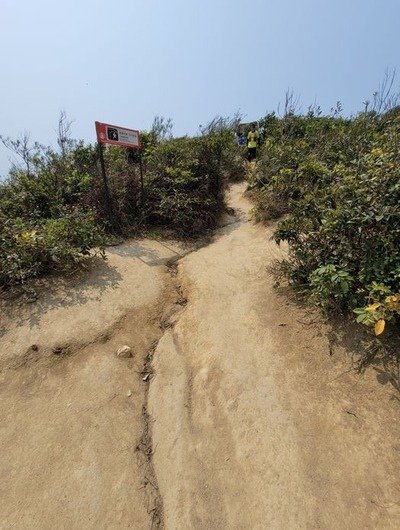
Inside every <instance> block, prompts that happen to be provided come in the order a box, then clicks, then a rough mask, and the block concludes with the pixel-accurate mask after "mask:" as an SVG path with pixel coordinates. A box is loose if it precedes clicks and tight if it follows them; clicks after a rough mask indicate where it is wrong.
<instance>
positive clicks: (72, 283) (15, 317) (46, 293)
mask: <svg viewBox="0 0 400 530" xmlns="http://www.w3.org/2000/svg"><path fill="white" fill-rule="evenodd" d="M121 280H122V276H121V274H120V273H119V272H118V270H117V269H116V267H114V266H112V265H110V264H109V263H107V261H104V260H102V259H101V258H98V257H95V258H92V259H91V262H90V263H89V264H88V265H87V267H85V268H80V269H79V270H77V271H75V272H74V273H73V274H70V275H52V276H47V277H46V278H41V279H38V280H36V281H35V282H32V290H33V291H34V293H35V299H33V300H28V302H30V303H27V300H26V294H25V293H24V292H21V291H14V292H12V293H8V294H7V295H6V296H5V297H4V299H3V300H2V301H1V302H0V313H3V312H4V313H6V316H7V321H8V322H13V324H17V326H23V325H26V324H27V325H29V327H30V328H32V327H34V326H37V325H38V324H39V322H40V319H41V317H42V316H43V315H44V314H45V313H46V312H47V311H49V310H51V309H55V308H59V307H71V306H80V305H84V304H85V303H87V302H89V301H90V300H99V299H101V297H102V295H103V294H104V293H105V292H106V291H109V290H112V289H116V288H117V287H118V286H119V284H120V281H121ZM10 302H11V303H10ZM2 321H3V322H2V326H1V327H0V337H1V336H3V335H4V334H5V333H6V332H7V329H8V327H7V324H5V325H4V319H2Z"/></svg>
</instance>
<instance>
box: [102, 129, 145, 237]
mask: <svg viewBox="0 0 400 530" xmlns="http://www.w3.org/2000/svg"><path fill="white" fill-rule="evenodd" d="M95 125H96V135H97V142H98V150H99V159H100V166H101V172H102V176H103V184H104V186H103V188H104V205H105V209H106V213H107V217H108V220H109V223H110V226H111V228H114V224H115V223H114V216H113V211H112V204H111V196H110V190H109V187H108V180H107V175H106V165H105V162H104V153H103V144H111V145H119V146H120V147H129V148H131V149H138V150H139V157H140V185H141V199H142V198H143V170H142V158H141V153H140V133H139V131H137V130H136V129H127V128H126V127H120V126H119V125H110V124H108V123H101V122H99V121H96V123H95Z"/></svg>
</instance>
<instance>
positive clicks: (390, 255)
mask: <svg viewBox="0 0 400 530" xmlns="http://www.w3.org/2000/svg"><path fill="white" fill-rule="evenodd" d="M375 98H376V99H375V106H374V108H373V109H372V110H369V108H368V107H369V105H368V103H366V108H365V110H364V111H363V112H361V113H360V114H358V115H357V116H354V117H352V118H343V117H341V116H340V110H341V109H340V105H338V106H337V107H336V109H333V111H332V114H331V115H329V116H323V115H322V114H321V112H320V110H319V109H318V108H315V107H314V108H310V109H309V111H308V113H306V114H305V115H304V114H299V113H296V112H294V111H293V109H290V108H289V110H288V111H287V112H286V113H285V115H284V117H282V118H278V117H277V116H276V115H275V114H269V115H267V116H266V117H265V118H263V119H262V120H261V122H260V123H261V131H262V135H263V137H264V142H263V146H262V148H261V153H260V159H259V163H258V165H257V167H256V168H255V169H253V171H252V172H251V174H250V176H249V180H250V187H251V190H252V194H253V197H254V198H255V202H256V206H255V210H254V211H255V215H256V217H257V218H258V219H259V220H263V221H268V220H270V219H279V222H278V224H277V228H276V230H275V233H274V238H275V240H276V241H277V242H278V243H280V242H281V241H286V242H287V243H288V244H289V257H288V259H287V260H285V261H284V262H283V263H281V265H280V267H281V270H282V272H283V273H284V274H285V275H286V276H287V277H288V278H289V279H290V281H291V282H292V283H293V284H294V285H296V286H297V287H298V288H301V289H302V290H303V291H307V292H308V293H310V294H311V296H312V298H313V299H314V301H315V302H316V303H317V304H318V305H320V306H321V307H323V308H324V309H327V310H335V311H341V312H347V311H354V312H355V313H356V315H357V316H356V318H357V321H358V322H361V323H364V324H367V325H373V326H374V329H375V333H376V334H377V335H379V334H381V333H382V332H383V331H384V329H385V324H386V322H395V321H397V320H398V317H399V314H400V294H399V293H400V208H399V204H400V107H398V106H396V105H394V104H393V103H394V100H393V99H390V100H389V99H388V96H387V95H386V96H385V95H384V94H382V93H381V97H379V94H376V95H375ZM385 98H386V99H385ZM395 101H397V100H395ZM377 102H380V103H381V105H380V106H378V105H377ZM385 103H386V104H385Z"/></svg>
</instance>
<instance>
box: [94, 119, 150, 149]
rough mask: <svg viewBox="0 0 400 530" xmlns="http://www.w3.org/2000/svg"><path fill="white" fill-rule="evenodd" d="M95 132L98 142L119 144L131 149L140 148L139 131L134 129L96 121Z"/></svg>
mask: <svg viewBox="0 0 400 530" xmlns="http://www.w3.org/2000/svg"><path fill="white" fill-rule="evenodd" d="M96 134H97V141H98V142H99V143H100V144H112V145H119V146H121V147H130V148H131V149H139V148H140V133H139V131H136V130H135V129H126V128H125V127H120V126H119V125H110V124H109V123H100V122H99V121H96Z"/></svg>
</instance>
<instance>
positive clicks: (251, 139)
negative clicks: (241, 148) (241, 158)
mask: <svg viewBox="0 0 400 530" xmlns="http://www.w3.org/2000/svg"><path fill="white" fill-rule="evenodd" d="M258 142H259V134H258V131H256V124H255V123H252V125H251V131H250V132H249V134H248V135H247V160H248V161H249V162H251V161H252V160H255V158H256V155H257V146H258Z"/></svg>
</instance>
